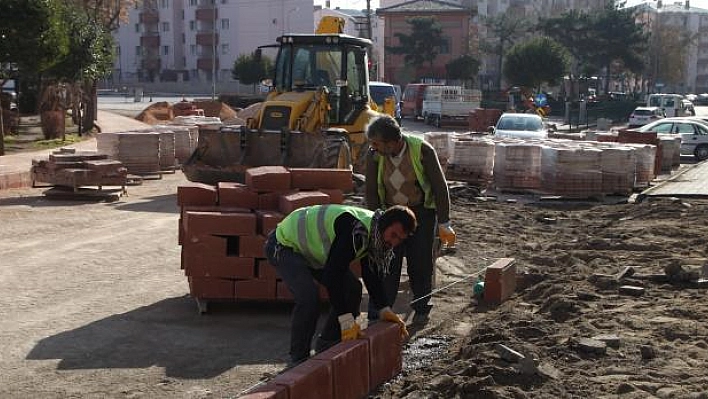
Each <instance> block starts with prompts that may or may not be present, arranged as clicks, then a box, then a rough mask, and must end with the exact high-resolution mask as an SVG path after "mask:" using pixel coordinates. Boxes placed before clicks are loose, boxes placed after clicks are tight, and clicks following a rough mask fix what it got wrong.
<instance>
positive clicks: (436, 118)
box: [434, 115, 442, 127]
mask: <svg viewBox="0 0 708 399" xmlns="http://www.w3.org/2000/svg"><path fill="white" fill-rule="evenodd" d="M434 124H435V127H440V126H441V125H442V124H441V123H440V115H435V119H434Z"/></svg>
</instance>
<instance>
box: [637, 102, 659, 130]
mask: <svg viewBox="0 0 708 399" xmlns="http://www.w3.org/2000/svg"><path fill="white" fill-rule="evenodd" d="M664 117H666V114H665V113H664V110H663V109H661V108H659V107H637V108H635V110H634V111H632V113H631V114H630V115H629V127H630V129H631V128H633V127H639V126H644V125H646V124H647V123H650V122H654V121H655V120H658V119H662V118H664Z"/></svg>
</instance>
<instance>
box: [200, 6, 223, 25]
mask: <svg viewBox="0 0 708 399" xmlns="http://www.w3.org/2000/svg"><path fill="white" fill-rule="evenodd" d="M218 17H219V12H218V10H217V9H216V8H214V7H211V8H198V9H197V11H196V12H195V13H194V19H196V20H197V21H209V22H211V21H215V20H216V19H217V18H218Z"/></svg>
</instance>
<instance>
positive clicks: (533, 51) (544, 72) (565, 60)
mask: <svg viewBox="0 0 708 399" xmlns="http://www.w3.org/2000/svg"><path fill="white" fill-rule="evenodd" d="M568 64H569V54H568V52H567V50H566V49H565V48H563V46H561V45H560V44H559V43H557V42H555V41H553V40H552V39H550V38H548V37H539V38H535V39H532V40H531V41H529V42H526V43H521V44H517V45H515V46H514V47H512V48H511V49H510V50H509V53H508V54H507V56H506V63H504V76H505V77H506V78H507V80H509V81H511V82H512V83H513V84H514V85H518V86H527V87H533V88H539V86H540V85H541V83H544V82H548V83H551V84H555V83H556V82H557V81H558V80H559V79H561V78H562V77H563V76H564V75H565V74H566V73H567V70H568Z"/></svg>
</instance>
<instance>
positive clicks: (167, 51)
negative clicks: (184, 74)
mask: <svg viewBox="0 0 708 399" xmlns="http://www.w3.org/2000/svg"><path fill="white" fill-rule="evenodd" d="M162 55H170V46H162Z"/></svg>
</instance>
